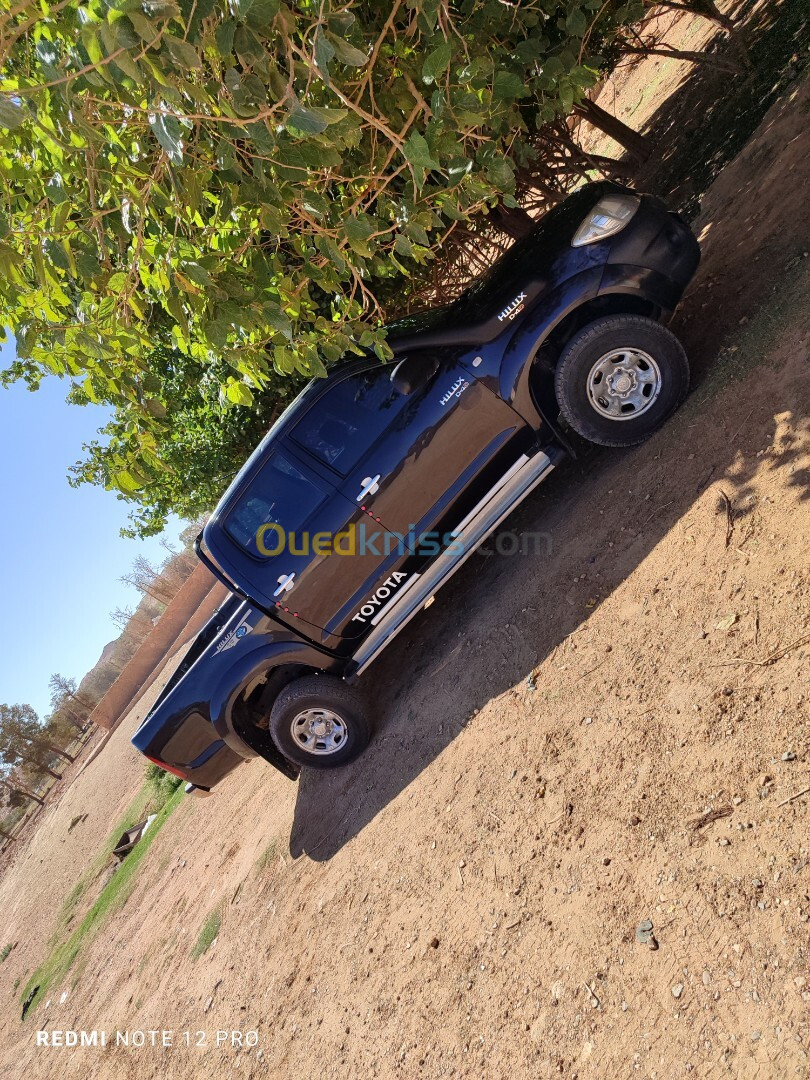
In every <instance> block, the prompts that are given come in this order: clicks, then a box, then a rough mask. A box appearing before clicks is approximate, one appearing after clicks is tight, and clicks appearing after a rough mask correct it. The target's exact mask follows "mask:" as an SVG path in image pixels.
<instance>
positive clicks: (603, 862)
mask: <svg viewBox="0 0 810 1080" xmlns="http://www.w3.org/2000/svg"><path fill="white" fill-rule="evenodd" d="M602 866H610V859H608V858H607V857H605V858H604V859H602Z"/></svg>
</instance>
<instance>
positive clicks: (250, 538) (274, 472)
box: [225, 453, 326, 558]
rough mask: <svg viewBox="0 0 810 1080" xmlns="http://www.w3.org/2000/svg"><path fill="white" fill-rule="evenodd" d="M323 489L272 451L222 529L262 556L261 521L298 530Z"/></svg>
mask: <svg viewBox="0 0 810 1080" xmlns="http://www.w3.org/2000/svg"><path fill="white" fill-rule="evenodd" d="M325 497H326V493H325V492H324V491H322V490H321V489H320V488H319V487H316V485H315V484H313V483H312V481H311V480H310V479H309V478H308V477H306V476H304V474H303V473H302V472H301V471H300V470H299V469H297V468H296V467H295V465H293V464H292V463H291V462H290V461H288V460H287V458H286V457H284V455H283V454H278V453H276V454H274V455H273V456H272V457H271V458H270V460H269V461H268V462H267V463H266V464H265V466H264V467H263V468H262V470H261V471H260V472H259V473H258V475H257V476H255V477H254V478H253V480H251V482H250V484H249V486H248V488H247V490H246V491H245V492H244V493H243V494H242V495H241V496H240V498H239V501H238V502H237V504H236V506H234V508H233V509H232V510H231V511H230V513H229V514H228V516H227V517H226V519H225V531H226V532H228V533H229V534H230V536H231V537H232V538H233V539H234V540H235V541H236V542H237V544H239V545H240V546H241V547H242V548H244V550H245V551H247V552H248V554H249V555H253V556H254V558H266V557H267V556H266V555H264V554H263V553H262V552H260V551H259V549H258V546H257V534H258V531H259V529H260V528H261V527H262V525H278V526H280V527H281V529H283V530H284V532H285V533H290V532H298V531H299V530H300V529H301V528H302V526H303V525H304V524H305V523H306V522H307V520H308V519H309V518H310V517H311V516H312V514H313V513H314V511H315V510H316V509H317V508H318V506H320V504H321V503H322V502H323V500H324V498H325Z"/></svg>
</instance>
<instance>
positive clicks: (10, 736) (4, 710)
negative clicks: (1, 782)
mask: <svg viewBox="0 0 810 1080" xmlns="http://www.w3.org/2000/svg"><path fill="white" fill-rule="evenodd" d="M53 757H61V758H63V759H64V760H65V761H67V762H72V761H73V760H74V759H73V758H72V757H71V755H70V754H68V753H67V751H66V750H63V749H61V747H59V746H57V745H56V743H54V742H52V741H51V740H50V739H49V738H48V737H47V734H46V732H45V731H44V729H43V727H42V725H41V724H40V722H39V717H38V716H37V714H36V712H35V711H34V710H33V709H32V708H31V706H30V705H0V759H2V760H3V761H4V762H5V763H6V764H7V765H20V764H23V763H25V764H27V765H30V766H32V767H33V768H34V769H35V770H36V771H37V772H44V773H47V774H48V775H49V776H52V777H54V779H56V780H59V779H61V774H60V773H58V772H56V770H55V769H52V768H51V766H50V764H49V759H52V758H53Z"/></svg>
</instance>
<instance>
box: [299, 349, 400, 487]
mask: <svg viewBox="0 0 810 1080" xmlns="http://www.w3.org/2000/svg"><path fill="white" fill-rule="evenodd" d="M392 370H393V366H392V365H388V366H380V367H376V368H373V369H372V370H371V371H363V372H361V373H359V374H357V375H350V376H349V377H348V378H346V379H342V380H341V381H340V382H337V383H335V384H334V386H331V387H330V388H329V389H328V390H327V391H326V392H325V393H324V394H323V396H322V397H321V398H320V399H319V400H318V401H316V402H315V404H314V405H313V406H312V408H311V409H309V411H308V412H307V413H306V415H305V416H303V417H302V418H301V419H300V420H299V421H298V423H297V424H296V425H295V427H294V428H293V430H292V432H291V438H293V439H294V440H295V441H296V442H297V443H298V444H299V446H301V447H302V448H303V449H304V450H306V451H307V452H308V453H310V454H312V455H313V457H316V458H317V459H318V460H319V461H321V462H323V464H324V465H328V466H329V467H330V468H332V469H334V470H335V472H336V473H338V474H339V475H340V476H346V474H347V473H348V472H349V471H350V470H351V469H352V468H353V467H354V466H355V465H356V464H357V462H358V461H359V460H360V458H361V457H362V456H363V454H364V453H365V452H366V450H368V449H369V447H370V446H371V445H372V444H373V443H375V442H376V441H377V439H378V438H379V437H380V435H382V433H383V432H384V431H385V429H386V428H387V427H388V426H389V425H390V424H392V423H393V422H394V420H395V418H396V417H397V415H398V413H399V410H400V409H401V407H402V405H403V404H404V402H405V398H404V397H403V396H402V394H400V393H399V391H397V390H395V389H394V387H393V386H392V385H391V372H392Z"/></svg>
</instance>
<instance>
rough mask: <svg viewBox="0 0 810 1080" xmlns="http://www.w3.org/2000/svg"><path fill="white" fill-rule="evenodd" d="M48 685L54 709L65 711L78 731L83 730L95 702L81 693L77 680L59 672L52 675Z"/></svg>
mask: <svg viewBox="0 0 810 1080" xmlns="http://www.w3.org/2000/svg"><path fill="white" fill-rule="evenodd" d="M48 687H49V689H50V691H51V708H52V709H53V711H54V712H55V713H56V712H60V713H64V714H65V715H66V716H67V717H68V719H69V721H70V722H71V723H72V724H73V726H74V727H75V728H76V729H77V731H80V732H83V731H84V730H85V725H86V723H87V716H88V714H89V713H90V712H91V710H92V708H93V704H92V702H90V701H87V700H86V699H85V698H84V697H82V695H81V694H79V692H78V688H77V685H76V680H75V679H71V678H67V677H66V676H65V675H59V674H58V673H57V674H55V675H51V677H50V679H49V680H48Z"/></svg>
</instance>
